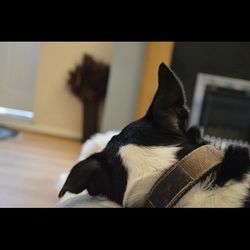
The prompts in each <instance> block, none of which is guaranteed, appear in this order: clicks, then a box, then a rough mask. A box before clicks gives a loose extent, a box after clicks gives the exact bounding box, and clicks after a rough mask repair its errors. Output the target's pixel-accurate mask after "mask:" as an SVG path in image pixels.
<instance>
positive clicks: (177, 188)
mask: <svg viewBox="0 0 250 250" xmlns="http://www.w3.org/2000/svg"><path fill="white" fill-rule="evenodd" d="M222 159H223V153H222V152H221V151H220V150H218V149H217V148H215V147H214V146H212V145H204V146H202V147H199V148H197V149H196V150H194V151H192V152H191V153H189V154H188V155H186V156H185V157H184V158H182V159H181V160H180V161H178V162H177V163H175V164H174V165H173V166H172V167H171V168H169V169H168V170H167V171H166V172H165V173H164V174H163V175H162V176H161V177H160V178H159V180H158V181H157V182H156V183H155V185H154V186H153V188H152V189H151V191H150V192H149V194H148V196H147V198H146V204H145V206H146V207H149V208H150V207H151V208H153V207H156V208H169V207H173V206H174V205H175V204H176V203H177V202H178V201H179V200H180V199H181V197H183V196H184V195H185V194H186V193H187V192H188V191H189V190H190V189H191V188H192V187H193V186H194V185H195V184H196V183H197V182H198V181H199V180H200V179H201V178H202V177H204V176H205V175H207V174H209V172H211V171H212V170H213V169H214V167H215V166H216V165H218V164H219V163H220V162H221V161H222Z"/></svg>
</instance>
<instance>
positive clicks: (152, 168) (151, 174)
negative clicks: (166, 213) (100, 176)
mask: <svg viewBox="0 0 250 250" xmlns="http://www.w3.org/2000/svg"><path fill="white" fill-rule="evenodd" d="M179 149H180V148H178V147H175V146H173V147H163V146H162V147H142V146H136V145H132V144H129V145H126V146H123V147H121V148H120V150H119V153H118V154H119V155H120V157H121V159H122V162H123V165H124V166H125V167H126V169H127V172H128V179H127V187H126V192H125V194H124V198H123V206H125V207H140V206H142V205H143V202H144V200H145V196H146V195H147V193H148V192H149V191H150V189H151V187H152V186H153V184H154V183H155V182H156V181H157V179H158V178H159V177H160V176H161V175H162V172H163V171H165V170H166V169H168V168H169V167H171V166H172V165H173V164H174V163H175V162H176V161H177V159H176V153H177V151H178V150H179Z"/></svg>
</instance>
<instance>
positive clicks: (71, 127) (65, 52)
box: [0, 42, 250, 207]
mask: <svg viewBox="0 0 250 250" xmlns="http://www.w3.org/2000/svg"><path fill="white" fill-rule="evenodd" d="M249 55H250V43H249V42H0V190H1V191H0V207H51V206H54V204H55V203H56V202H57V192H58V181H59V179H60V176H61V174H62V173H64V172H67V171H69V170H70V169H71V167H72V166H73V164H74V163H75V162H76V161H77V159H78V157H79V153H80V151H81V149H82V147H84V142H85V141H86V140H87V139H88V138H89V137H90V136H91V135H93V134H95V133H97V132H106V131H110V130H120V129H122V128H123V127H124V126H126V125H127V124H128V123H129V122H131V121H133V120H135V119H137V118H140V117H141V116H143V115H144V114H145V112H146V110H147V108H148V106H149V105H150V103H151V101H152V98H153V96H154V93H155V91H156V88H157V71H158V66H159V64H160V63H161V62H165V63H166V64H167V65H168V66H170V67H171V68H172V69H173V70H174V71H175V73H176V74H177V75H178V77H179V78H180V80H181V81H182V82H183V85H184V88H185V90H186V94H187V101H188V105H189V107H190V108H191V113H190V121H189V124H190V125H199V126H200V127H201V128H202V132H203V133H204V136H205V137H206V139H207V140H210V141H211V142H212V143H214V144H215V145H216V146H217V147H219V148H222V149H223V148H225V147H226V146H227V145H228V144H229V143H230V144H237V145H244V146H248V143H249V141H250V57H249Z"/></svg>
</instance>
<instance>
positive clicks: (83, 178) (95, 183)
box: [59, 157, 107, 197]
mask: <svg viewBox="0 0 250 250" xmlns="http://www.w3.org/2000/svg"><path fill="white" fill-rule="evenodd" d="M106 183H107V175H106V173H105V171H104V169H103V168H102V166H101V163H100V162H99V161H98V160H96V159H94V158H93V157H90V158H88V159H86V160H84V161H80V162H79V163H77V164H76V165H75V166H74V167H73V168H72V169H71V171H70V173H69V176H68V178H67V180H66V182H65V184H64V186H63V187H62V189H61V191H60V193H59V197H62V196H63V195H64V194H65V193H66V192H67V191H69V192H71V193H75V194H78V193H80V192H82V191H83V190H84V189H87V190H88V193H89V194H90V195H92V196H96V195H99V194H102V193H103V192H104V190H105V186H106Z"/></svg>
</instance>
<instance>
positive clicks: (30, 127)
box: [0, 117, 82, 140]
mask: <svg viewBox="0 0 250 250" xmlns="http://www.w3.org/2000/svg"><path fill="white" fill-rule="evenodd" d="M0 123H1V125H4V126H9V127H11V128H14V129H20V130H25V131H30V132H36V133H41V134H47V135H52V136H59V137H64V138H69V139H75V140H80V139H81V138H82V135H81V133H80V132H75V131H72V130H70V129H62V128H55V127H52V126H45V125H41V124H35V123H32V122H31V120H27V119H26V120H20V119H19V118H15V117H11V118H10V117H4V119H3V117H1V119H0Z"/></svg>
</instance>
